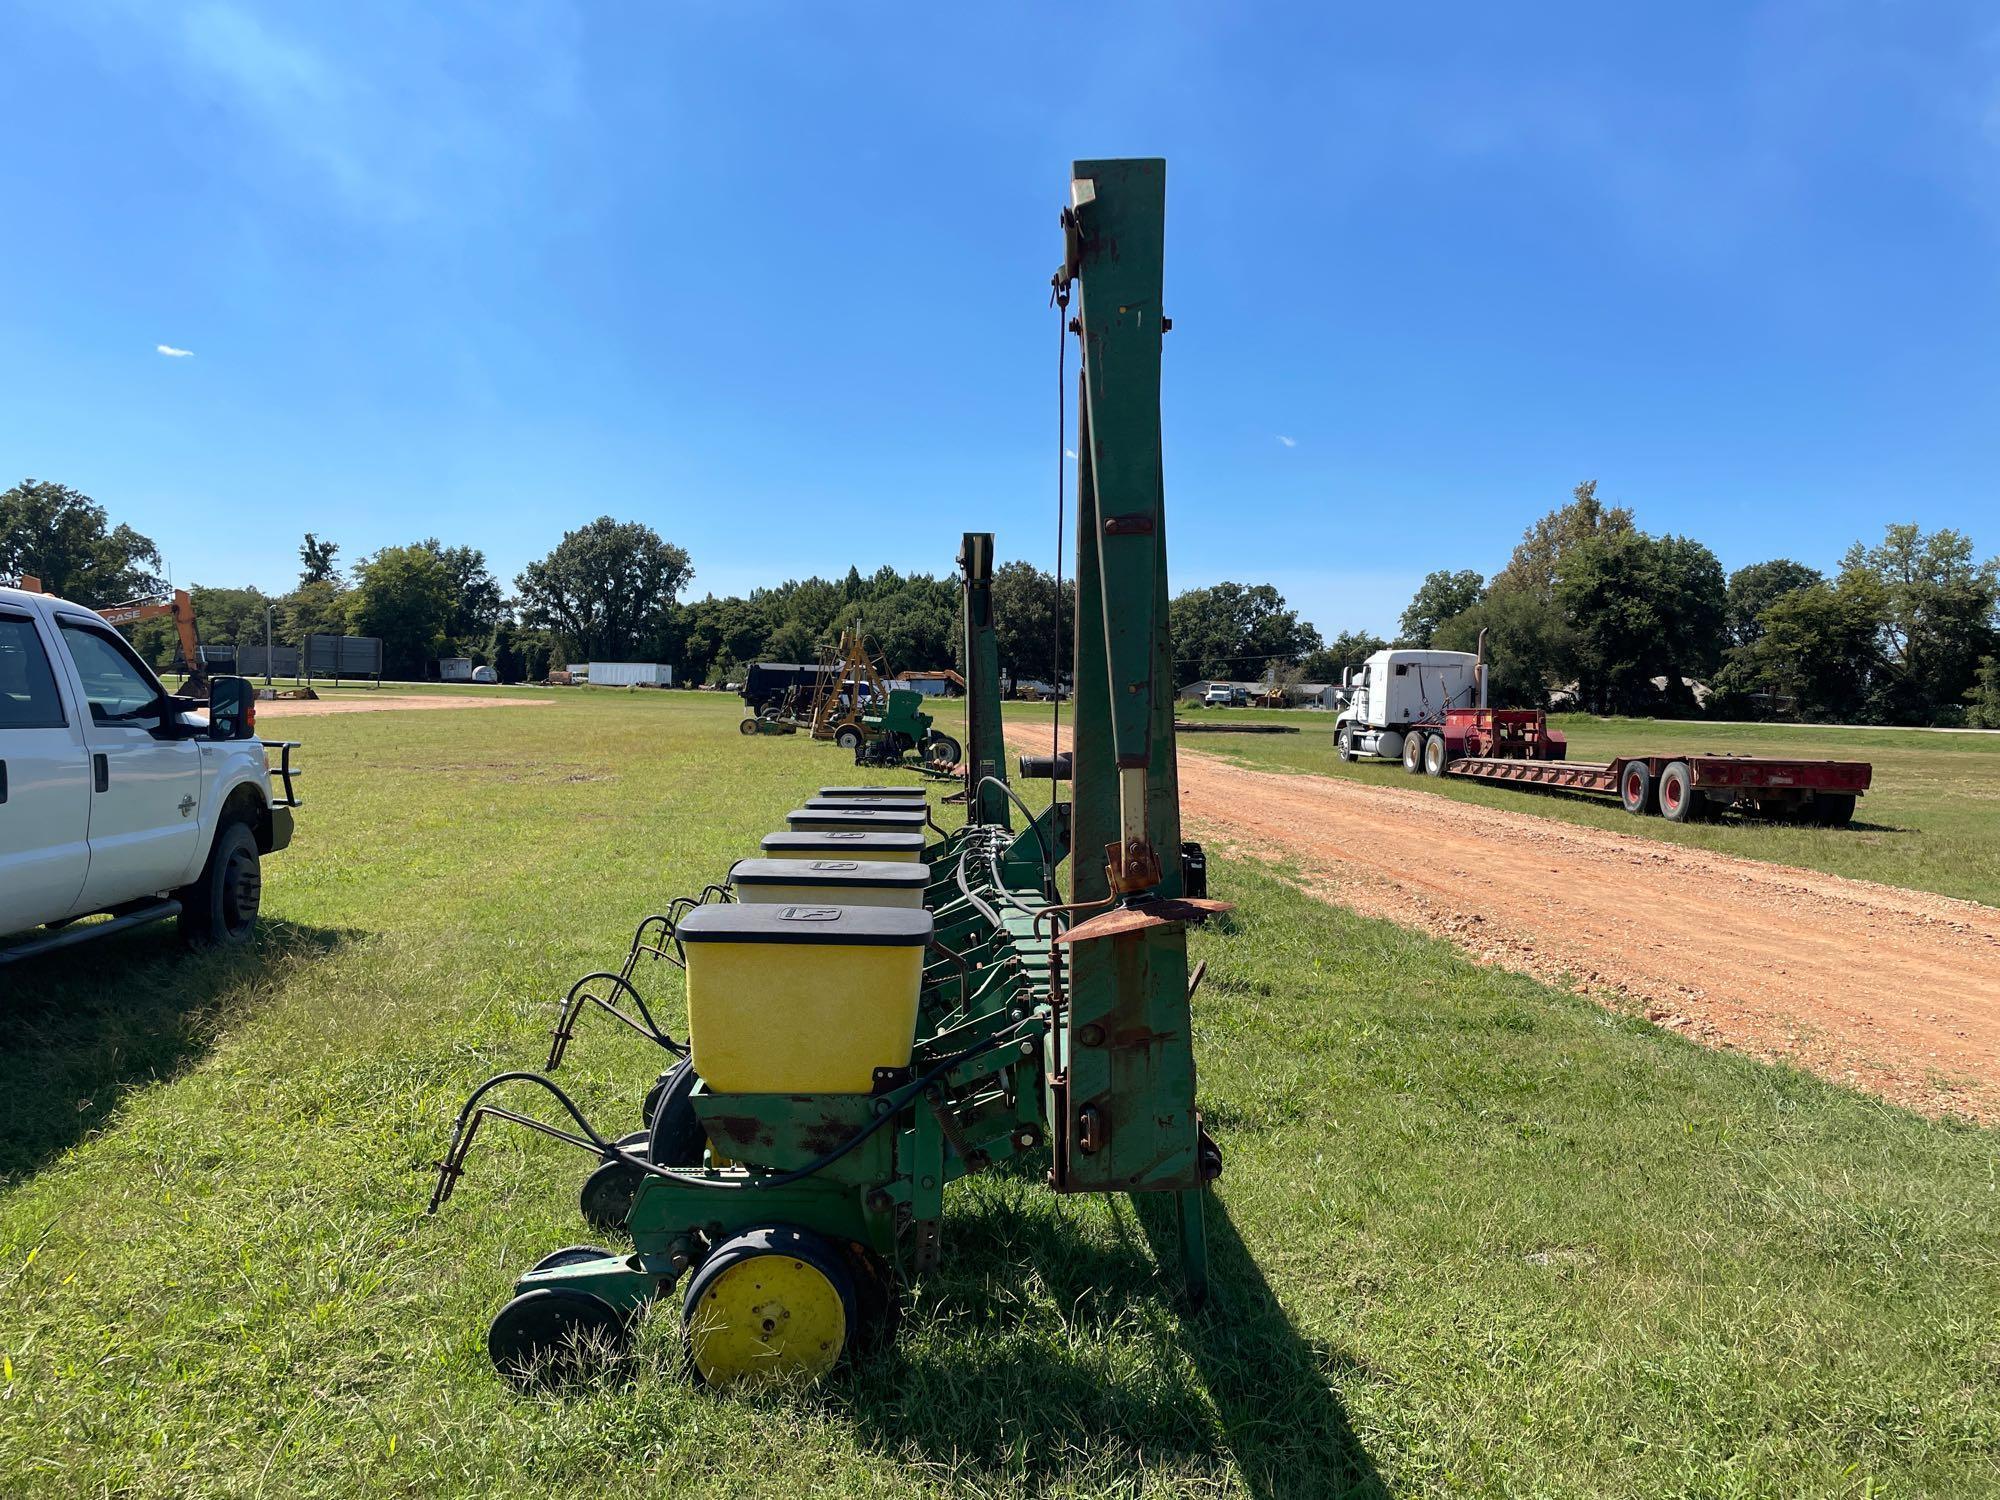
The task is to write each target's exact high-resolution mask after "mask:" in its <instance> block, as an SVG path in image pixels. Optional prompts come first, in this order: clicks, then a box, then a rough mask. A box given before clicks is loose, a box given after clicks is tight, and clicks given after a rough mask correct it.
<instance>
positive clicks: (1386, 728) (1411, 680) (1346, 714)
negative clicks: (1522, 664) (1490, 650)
mask: <svg viewBox="0 0 2000 1500" xmlns="http://www.w3.org/2000/svg"><path fill="white" fill-rule="evenodd" d="M1481 678H1482V671H1481V667H1480V661H1479V658H1478V657H1477V656H1475V655H1474V654H1473V653H1472V652H1470V651H1396V650H1390V651H1377V652H1376V653H1375V654H1374V655H1373V656H1371V657H1369V658H1368V660H1367V661H1365V662H1363V663H1362V664H1361V666H1360V667H1359V668H1358V669H1352V668H1350V669H1349V671H1348V672H1347V674H1346V681H1345V684H1344V687H1345V691H1346V694H1347V702H1346V705H1345V706H1344V707H1342V709H1341V710H1340V714H1339V717H1337V718H1336V719H1335V720H1334V721H1333V739H1334V744H1335V745H1336V746H1338V747H1339V750H1340V758H1341V759H1342V760H1353V759H1355V758H1356V757H1357V756H1363V755H1379V756H1381V757H1382V758H1383V759H1385V760H1400V759H1401V758H1402V755H1403V738H1404V735H1405V733H1406V731H1408V729H1409V727H1410V726H1411V725H1412V724H1426V723H1435V722H1439V721H1442V720H1443V718H1444V711H1445V710H1446V709H1447V708H1469V707H1473V706H1475V705H1477V704H1478V703H1479V702H1480V700H1481V693H1480V681H1481Z"/></svg>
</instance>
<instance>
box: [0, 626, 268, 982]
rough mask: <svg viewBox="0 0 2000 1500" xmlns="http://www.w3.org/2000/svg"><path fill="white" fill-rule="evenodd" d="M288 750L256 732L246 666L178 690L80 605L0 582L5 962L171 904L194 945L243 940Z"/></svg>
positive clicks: (132, 922) (0, 882)
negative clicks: (189, 694) (197, 689)
mask: <svg viewBox="0 0 2000 1500" xmlns="http://www.w3.org/2000/svg"><path fill="white" fill-rule="evenodd" d="M204 709H205V710H206V713H205V715H204V713H203V712H202V710H204ZM294 748H296V747H295V745H294V743H292V742H289V741H265V740H260V739H258V738H257V730H256V698H255V693H254V689H252V688H251V686H250V684H249V683H248V682H246V681H245V680H244V679H242V678H240V677H218V678H216V679H215V681H214V683H213V684H212V686H211V689H210V699H209V702H208V703H207V704H206V705H204V704H201V703H198V702H195V701H194V700H192V699H187V698H178V697H175V696H173V695H172V694H170V693H168V692H167V690H166V689H165V688H164V687H162V686H161V684H160V680H159V678H157V677H155V676H154V675H153V672H152V669H151V668H150V667H148V666H147V665H146V663H145V662H144V661H143V660H142V659H141V658H140V657H139V656H138V654H137V653H135V652H134V651H133V650H132V648H131V646H130V645H128V644H127V643H126V641H125V640H124V638H123V637H122V636H120V635H119V634H118V632H117V631H116V630H114V629H113V628H112V627H111V626H110V625H108V624H106V623H105V621H104V620H103V619H102V618H100V617H99V616H98V615H96V614H93V613H92V612H91V611H90V610H88V609H85V608H84V607H83V606H81V605H77V604H70V603H68V602H66V601H64V600H61V599H57V598H53V597H51V596H49V595H47V594H40V593H30V592H28V591H26V590H23V589H12V588H0V965H6V964H8V963H10V962H13V961H15V960H17V959H21V958H27V957H31V956H34V955H37V954H41V953H46V952H48V951H50V950H51V949H55V948H61V947H67V946H69V945H70V944H72V943H76V942H81V941H85V940H87V939H89V938H93V937H97V936H100V935H103V934H105V933H108V932H116V931H120V930H123V929H124V928H127V927H132V926H136V925H138V924H140V923H143V922H151V921H156V920H159V919H160V918H163V917H170V916H172V917H178V918H179V919H180V924H181V930H182V933H183V934H184V935H185V936H186V937H187V938H188V939H189V940H190V941H191V942H193V943H196V944H201V945H206V944H220V943H234V942H240V941H242V940H243V939H244V938H246V937H248V936H249V934H250V931H251V929H252V927H253V926H254V925H255V923H256V920H257V910H258V906H259V903H260V899H261V893H262V889H263V875H262V864H261V860H262V856H264V855H266V854H273V853H276V852H277V851H278V850H280V849H283V848H284V847H285V846H286V845H287V844H289V843H290V842H291V838H292V809H293V808H294V807H297V806H298V805H299V802H298V798H297V797H296V796H295V795H293V791H292V776H293V775H294V774H295V772H294V771H293V768H292V765H291V752H292V750H293V749H294ZM268 749H276V750H278V751H279V752H280V760H279V764H278V767H277V769H275V770H273V769H272V767H271V764H270V762H269V760H268V758H267V755H266V751H267V750H268ZM274 781H275V782H276V786H275V787H274V784H273V783H274ZM100 914H105V915H108V916H109V917H110V920H109V921H105V922H88V923H84V922H80V921H79V919H81V918H83V917H90V916H97V915H100ZM10 939H13V940H14V941H9V940H10ZM0 991H4V986H0Z"/></svg>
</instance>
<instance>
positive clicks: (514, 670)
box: [479, 613, 527, 682]
mask: <svg viewBox="0 0 2000 1500" xmlns="http://www.w3.org/2000/svg"><path fill="white" fill-rule="evenodd" d="M479 655H481V656H483V657H484V658H485V661H486V665H487V666H489V667H491V668H492V669H493V675H494V676H496V677H498V678H499V679H500V680H501V681H502V682H519V681H520V680H521V679H522V677H523V676H524V675H525V674H526V668H527V664H526V663H525V662H524V661H523V660H522V653H521V630H520V627H519V626H518V625H516V624H515V623H514V622H513V620H511V619H510V618H508V616H507V615H506V614H504V613H503V614H501V616H500V617H499V618H498V619H497V620H495V621H494V622H493V632H492V634H490V635H489V636H487V638H486V645H485V647H484V649H483V650H481V651H480V652H479Z"/></svg>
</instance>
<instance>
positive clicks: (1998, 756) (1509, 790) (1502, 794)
mask: <svg viewBox="0 0 2000 1500" xmlns="http://www.w3.org/2000/svg"><path fill="white" fill-rule="evenodd" d="M1182 713H1183V716H1184V717H1186V718H1188V719H1190V720H1195V721H1198V722H1205V723H1222V724H1228V723H1232V722H1234V723H1250V722H1260V723H1278V724H1288V725H1293V726H1296V727H1297V728H1298V729H1299V731H1300V732H1299V733H1297V734H1241V735H1235V734H1228V733H1216V734H1199V735H1193V734H1191V735H1188V736H1186V737H1185V738H1184V739H1183V740H1182V742H1181V748H1182V749H1184V750H1199V751H1202V752H1204V753H1206V754H1209V755H1219V756H1222V757H1223V758H1225V759H1227V760H1232V761H1235V762H1236V763H1238V764H1240V765H1246V766H1254V767H1256V768H1258V769H1259V770H1267V771H1303V772H1310V773H1311V774H1313V775H1316V776H1344V777H1351V778H1353V779H1354V780H1357V781H1366V782H1374V783H1377V784H1380V785H1383V786H1401V787H1418V788H1421V789H1422V790H1424V791H1428V792H1435V793H1437V794H1438V795H1439V796H1443V797H1454V798H1457V799H1458V800H1459V801H1461V802H1476V803H1480V804H1482V805H1485V806H1489V807H1504V808H1511V809H1512V810H1513V811H1515V812H1526V813H1537V814H1540V815H1541V816H1543V817H1551V818H1561V819H1564V820H1565V821H1567V822H1571V823H1584V824H1588V825H1590V826H1592V827H1596V828H1616V829H1618V830H1620V831H1622V832H1625V833H1636V834H1642V835H1644V836H1646V837H1648V838H1659V839H1667V840H1671V841H1672V842H1674V843H1677V844H1692V845H1695V846H1697V847H1699V848H1703V849H1718V850H1721V851H1723V852H1725V853H1729V854H1741V855H1744V856H1746V857H1748V858H1750V859H1768V860H1776V861H1779V862H1781V863H1783V864H1789V865H1800V866H1803V867H1804V868H1806V869H1808V870H1824V871H1826V872H1827V873H1828V874H1831V875H1847V876H1851V877H1853V878H1855V879H1857V880H1879V881H1883V882H1885V883H1887V884H1889V885H1900V886H1908V887H1909V888H1911V889H1913V890H1921V891H1936V892H1938V893H1939V894H1940V895H1945V896H1958V897H1961V898H1963V899H1965V900H1968V901H1981V902H1984V903H1986V904H1987V905H1989V906H1991V905H1996V904H2000V734H1934V733H1930V732H1927V731H1924V730H1915V729H1819V728H1809V727H1802V726H1794V725H1775V724H1739V725H1729V724H1665V723H1659V722H1656V721H1654V720H1650V719H1599V718H1593V717H1591V716H1590V715H1587V714H1558V715H1556V716H1554V718H1553V720H1552V722H1553V723H1554V724H1555V726H1556V727H1557V728H1559V729H1561V730H1562V731H1563V732H1564V733H1565V734H1567V735H1568V736H1569V755H1570V759H1572V760H1584V761H1602V760H1608V759H1610V758H1611V757H1612V756H1614V755H1619V754H1635V753H1639V752H1642V751H1688V752H1692V753H1697V754H1698V753H1701V752H1703V751H1711V750H1712V751H1723V752H1734V753H1737V754H1746V755H1777V756H1794V757H1801V758H1808V759H1814V760H1865V761H1869V762H1870V763H1872V764H1873V765H1874V767H1875V780H1874V786H1873V789H1872V790H1870V791H1869V793H1868V795H1867V796H1865V797H1863V798H1862V799H1861V803H1860V806H1859V807H1858V808H1857V809H1856V811H1855V814H1854V823H1853V825H1852V826H1851V827H1848V828H1830V829H1829V828H1810V827H1805V826H1802V825H1798V824H1790V823H1770V822H1762V821H1757V820H1749V819H1743V818H1737V817H1730V818H1725V819H1724V820H1722V821H1721V822H1719V823H1696V824H1673V823H1669V822H1667V821H1666V820H1665V819H1664V818H1633V817H1629V816H1627V815H1626V813H1625V812H1624V811H1623V810H1622V809H1621V808H1619V807H1618V805H1617V804H1616V803H1614V802H1612V801H1610V800H1609V799H1599V798H1595V797H1586V796H1581V795H1576V794H1572V793H1566V792H1555V791H1549V792H1537V791H1532V790H1522V789H1519V788H1515V787H1496V786H1482V785H1480V784H1479V783H1478V782H1473V781H1463V780H1460V779H1459V778H1457V777H1446V778H1443V779H1442V780H1437V781H1433V780H1432V779H1431V778H1429V777H1427V776H1419V777H1412V776H1410V775H1408V774H1406V773H1405V772H1404V770H1403V768H1402V766H1401V765H1392V764H1390V763H1388V762H1385V761H1361V762H1356V763H1354V764H1352V765H1342V764H1341V762H1340V759H1339V757H1338V756H1336V755H1335V754H1334V750H1333V716H1332V715H1331V714H1325V713H1310V712H1302V711H1297V710H1294V711H1292V712H1275V713H1273V712H1265V713H1258V712H1256V711H1255V710H1250V709H1183V710H1182ZM1014 714H1018V715H1020V716H1021V717H1023V718H1025V719H1028V720H1030V721H1031V722H1032V721H1034V720H1036V719H1039V720H1041V721H1044V722H1045V721H1046V719H1047V717H1048V709H1047V708H1046V707H1034V706H1031V705H1026V704H1023V705H1018V706H1010V716H1011V715H1014Z"/></svg>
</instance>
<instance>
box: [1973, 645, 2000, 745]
mask: <svg viewBox="0 0 2000 1500" xmlns="http://www.w3.org/2000/svg"><path fill="white" fill-rule="evenodd" d="M1965 698H1966V702H1967V704H1968V705H1970V706H1969V707H1968V708H1967V710H1966V714H1965V722H1966V723H1967V724H1969V725H1971V726H1972V727H1973V728H1974V729H2000V656H1982V657H1980V658H1979V671H1978V672H1977V673H1975V674H1974V676H1973V679H1972V691H1971V692H1969V693H1967V694H1966V695H1965Z"/></svg>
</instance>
